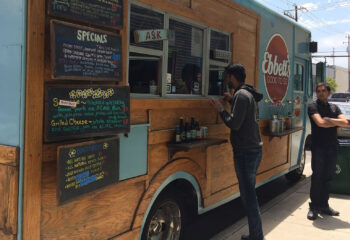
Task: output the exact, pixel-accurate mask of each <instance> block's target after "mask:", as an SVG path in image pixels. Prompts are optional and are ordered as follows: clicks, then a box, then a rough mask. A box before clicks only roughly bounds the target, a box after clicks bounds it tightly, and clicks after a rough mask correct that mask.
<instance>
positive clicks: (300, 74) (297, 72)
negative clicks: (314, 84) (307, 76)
mask: <svg viewBox="0 0 350 240" xmlns="http://www.w3.org/2000/svg"><path fill="white" fill-rule="evenodd" d="M294 91H304V66H303V65H301V64H299V63H296V64H295V65H294Z"/></svg>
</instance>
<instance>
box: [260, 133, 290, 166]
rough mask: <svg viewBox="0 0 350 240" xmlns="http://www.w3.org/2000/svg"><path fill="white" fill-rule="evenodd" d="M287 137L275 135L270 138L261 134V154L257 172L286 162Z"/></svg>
mask: <svg viewBox="0 0 350 240" xmlns="http://www.w3.org/2000/svg"><path fill="white" fill-rule="evenodd" d="M288 139H289V137H288V136H284V137H282V138H279V137H275V138H272V139H270V138H269V137H267V136H262V141H263V155H262V161H261V164H260V167H259V169H258V173H260V172H264V171H266V170H268V169H271V168H274V167H276V166H280V165H282V164H285V163H287V162H288V150H289V149H288V143H289V141H288Z"/></svg>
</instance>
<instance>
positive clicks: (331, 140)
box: [308, 100, 342, 147]
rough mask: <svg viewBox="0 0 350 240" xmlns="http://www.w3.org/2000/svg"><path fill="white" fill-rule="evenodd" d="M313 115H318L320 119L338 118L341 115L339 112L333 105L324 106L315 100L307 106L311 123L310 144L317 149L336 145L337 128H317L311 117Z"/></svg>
mask: <svg viewBox="0 0 350 240" xmlns="http://www.w3.org/2000/svg"><path fill="white" fill-rule="evenodd" d="M315 113H318V114H320V115H321V117H322V118H324V117H329V118H338V116H339V114H342V112H341V110H340V109H339V107H338V106H337V105H335V104H332V103H326V104H324V103H322V102H321V101H320V100H317V101H316V102H314V103H311V104H309V106H308V114H309V118H310V122H311V139H312V144H315V145H314V146H319V147H330V146H336V145H337V144H338V140H337V127H330V128H323V127H319V126H317V124H316V123H315V122H314V120H313V119H312V117H311V116H312V115H313V114H315Z"/></svg>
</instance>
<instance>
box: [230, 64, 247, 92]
mask: <svg viewBox="0 0 350 240" xmlns="http://www.w3.org/2000/svg"><path fill="white" fill-rule="evenodd" d="M245 78H246V73H245V68H244V66H243V65H242V64H240V63H231V64H230V65H228V66H227V67H226V69H225V81H226V82H227V85H228V87H229V88H237V87H239V86H240V85H241V84H243V83H244V82H245Z"/></svg>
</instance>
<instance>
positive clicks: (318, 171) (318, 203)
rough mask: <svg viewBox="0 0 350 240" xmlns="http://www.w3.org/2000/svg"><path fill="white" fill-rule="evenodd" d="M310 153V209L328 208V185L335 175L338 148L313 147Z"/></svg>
mask: <svg viewBox="0 0 350 240" xmlns="http://www.w3.org/2000/svg"><path fill="white" fill-rule="evenodd" d="M311 153H312V156H311V168H312V176H311V189H310V199H311V203H310V208H311V209H314V210H318V209H320V208H327V207H329V205H328V199H329V183H330V181H331V180H332V178H333V176H334V174H335V169H336V162H337V157H338V147H337V146H328V147H318V146H313V147H312V149H311Z"/></svg>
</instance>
